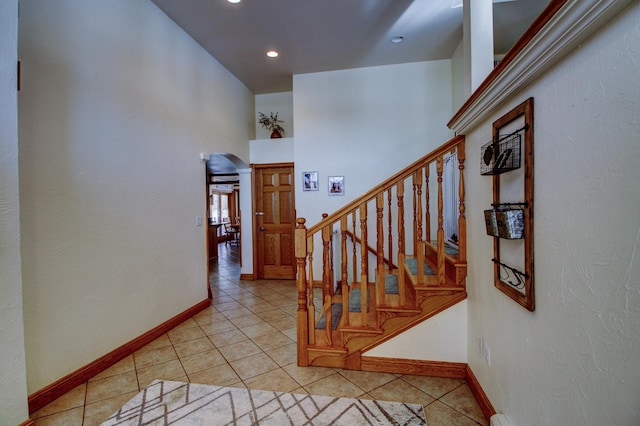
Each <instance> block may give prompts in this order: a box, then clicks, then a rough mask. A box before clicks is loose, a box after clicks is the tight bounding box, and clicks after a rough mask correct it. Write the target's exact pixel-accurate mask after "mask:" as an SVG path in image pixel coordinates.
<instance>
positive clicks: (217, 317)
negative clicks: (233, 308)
mask: <svg viewBox="0 0 640 426" xmlns="http://www.w3.org/2000/svg"><path fill="white" fill-rule="evenodd" d="M226 319H227V317H225V316H224V315H223V314H222V313H220V312H218V311H217V310H216V311H213V310H211V311H207V312H206V313H204V314H203V313H202V312H200V313H199V314H198V315H196V316H195V317H193V320H194V321H195V322H197V323H198V325H200V326H202V325H207V324H211V323H212V322H216V321H224V320H226Z"/></svg>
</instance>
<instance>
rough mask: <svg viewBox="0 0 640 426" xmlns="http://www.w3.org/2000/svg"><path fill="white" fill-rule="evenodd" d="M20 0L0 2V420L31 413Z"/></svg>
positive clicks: (9, 420)
mask: <svg viewBox="0 0 640 426" xmlns="http://www.w3.org/2000/svg"><path fill="white" fill-rule="evenodd" d="M17 58H18V0H10V1H3V2H1V3H0V366H1V367H0V384H1V385H0V424H2V425H17V424H20V423H22V422H23V421H25V420H26V419H27V417H28V416H29V413H28V410H27V379H26V366H25V355H24V325H23V314H22V273H21V270H20V262H21V255H20V205H19V184H18V97H17V96H18V95H17V90H16V87H17V72H16V70H17V67H16V63H17Z"/></svg>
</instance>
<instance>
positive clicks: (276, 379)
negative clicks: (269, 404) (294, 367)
mask: <svg viewBox="0 0 640 426" xmlns="http://www.w3.org/2000/svg"><path fill="white" fill-rule="evenodd" d="M244 384H245V385H247V387H248V388H249V389H257V390H269V391H274V392H291V391H292V390H294V389H297V388H299V387H300V385H299V384H298V382H296V381H295V380H293V379H292V378H291V376H289V375H288V374H287V373H286V372H285V371H284V370H283V369H281V368H279V369H277V370H273V371H269V372H268V373H265V374H261V375H259V376H256V377H252V378H250V379H247V380H245V381H244Z"/></svg>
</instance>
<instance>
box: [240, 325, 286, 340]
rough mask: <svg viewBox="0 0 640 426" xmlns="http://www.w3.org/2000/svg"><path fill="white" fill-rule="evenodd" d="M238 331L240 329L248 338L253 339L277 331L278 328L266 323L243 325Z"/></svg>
mask: <svg viewBox="0 0 640 426" xmlns="http://www.w3.org/2000/svg"><path fill="white" fill-rule="evenodd" d="M240 331H242V332H243V333H244V334H245V335H246V336H247V337H248V338H249V339H255V338H256V337H258V336H263V335H265V334H273V333H277V332H278V330H276V329H275V328H274V327H272V326H270V325H269V324H266V323H263V324H256V325H250V326H248V327H243V328H241V329H240Z"/></svg>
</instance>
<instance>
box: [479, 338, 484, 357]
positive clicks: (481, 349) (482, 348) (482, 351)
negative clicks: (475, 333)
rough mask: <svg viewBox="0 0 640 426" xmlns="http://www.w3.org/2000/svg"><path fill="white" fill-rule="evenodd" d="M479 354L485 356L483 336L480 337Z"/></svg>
mask: <svg viewBox="0 0 640 426" xmlns="http://www.w3.org/2000/svg"><path fill="white" fill-rule="evenodd" d="M478 355H480V356H481V357H484V339H483V338H482V336H480V337H478Z"/></svg>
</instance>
